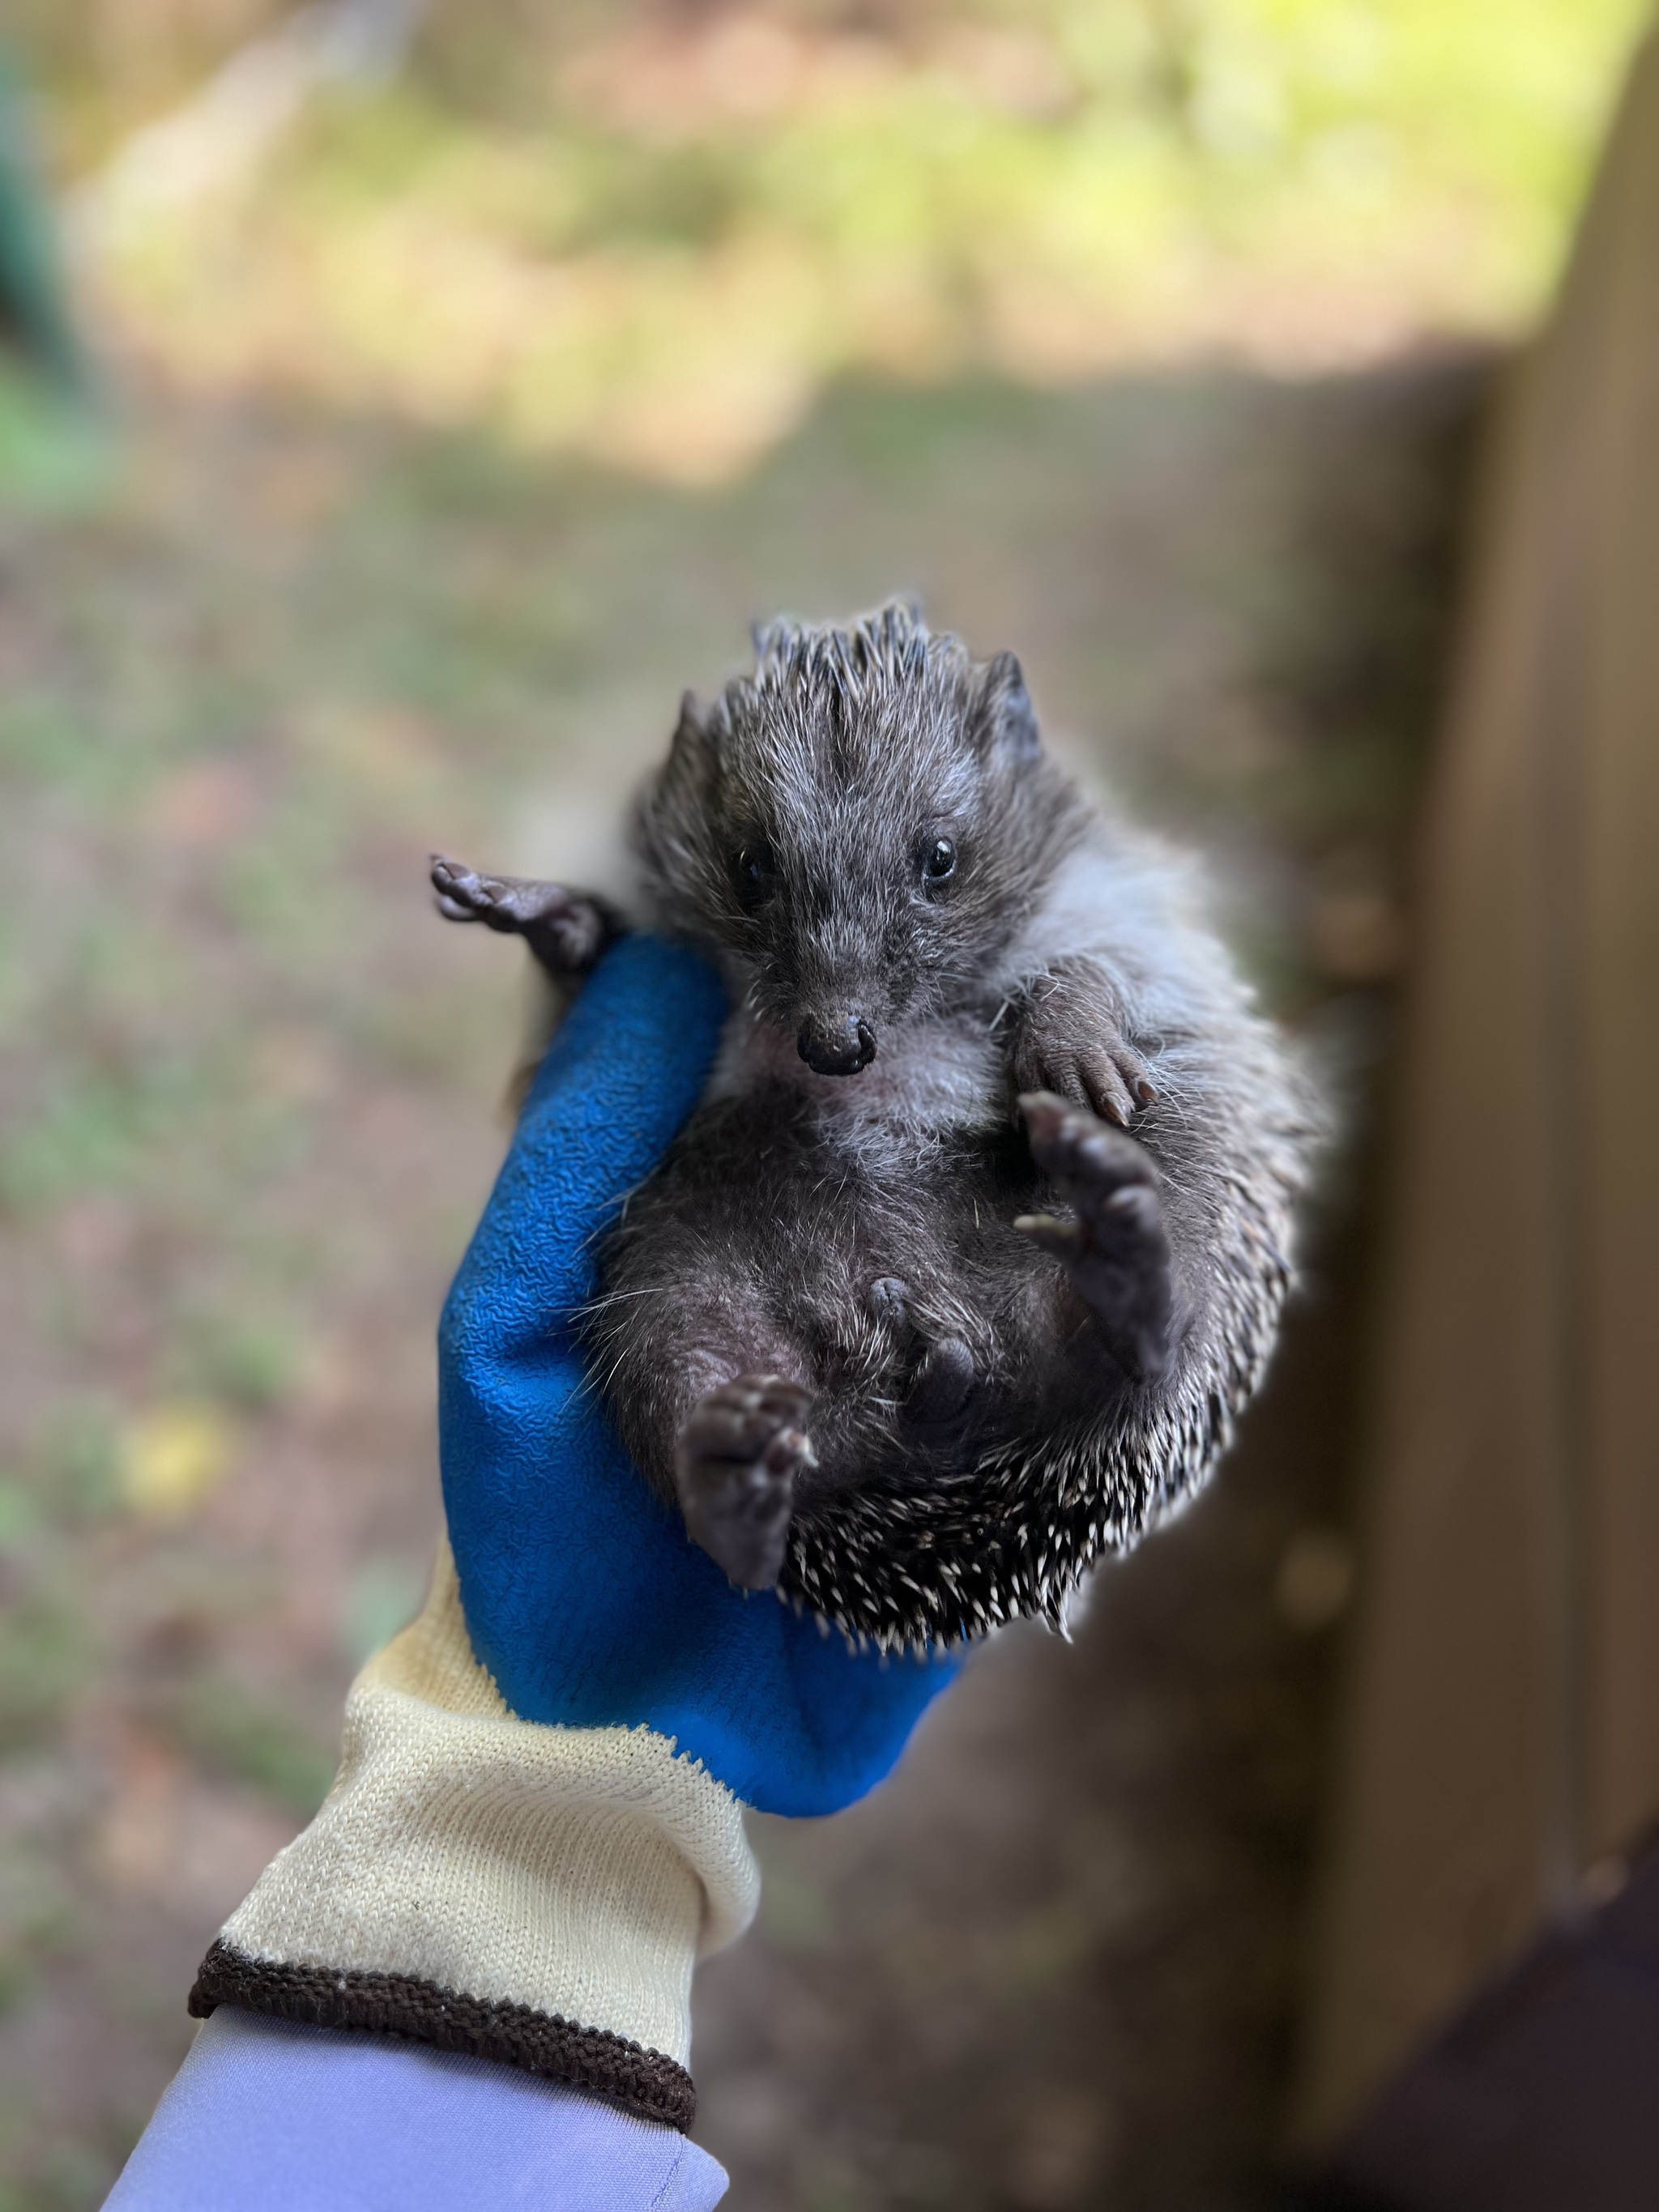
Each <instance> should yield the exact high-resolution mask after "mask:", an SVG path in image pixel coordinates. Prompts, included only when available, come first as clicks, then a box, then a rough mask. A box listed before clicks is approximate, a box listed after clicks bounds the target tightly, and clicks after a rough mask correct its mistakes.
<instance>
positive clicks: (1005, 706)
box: [973, 653, 1042, 760]
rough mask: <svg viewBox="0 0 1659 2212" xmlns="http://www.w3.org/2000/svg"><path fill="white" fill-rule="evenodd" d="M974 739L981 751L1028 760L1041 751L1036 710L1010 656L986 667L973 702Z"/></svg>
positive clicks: (1023, 677) (1009, 654) (1021, 673)
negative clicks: (977, 694) (977, 695)
mask: <svg viewBox="0 0 1659 2212" xmlns="http://www.w3.org/2000/svg"><path fill="white" fill-rule="evenodd" d="M973 730H974V736H975V740H976V742H977V743H978V744H979V746H980V749H981V751H983V752H986V753H992V752H1002V753H1006V755H1007V756H1008V757H1010V758H1011V759H1014V760H1029V759H1031V758H1033V757H1035V756H1036V754H1037V753H1039V752H1041V750H1042V734H1041V732H1039V731H1038V729H1037V718H1036V708H1034V707H1033V706H1032V704H1031V695H1030V692H1029V691H1028V690H1026V689H1025V675H1024V670H1023V669H1022V668H1021V667H1020V665H1019V663H1018V660H1016V659H1015V658H1014V656H1013V654H1012V653H998V655H997V657H996V659H994V660H992V661H988V662H987V664H986V669H985V673H984V675H983V677H982V678H981V679H980V687H979V697H978V699H977V700H976V701H975V708H974V715H973Z"/></svg>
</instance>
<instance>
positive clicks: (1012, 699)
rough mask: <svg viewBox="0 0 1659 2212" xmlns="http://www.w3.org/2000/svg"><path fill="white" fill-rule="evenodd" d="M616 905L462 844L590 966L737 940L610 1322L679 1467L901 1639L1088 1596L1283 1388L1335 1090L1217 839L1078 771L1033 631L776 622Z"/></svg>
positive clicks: (558, 971) (572, 974) (759, 1560)
mask: <svg viewBox="0 0 1659 2212" xmlns="http://www.w3.org/2000/svg"><path fill="white" fill-rule="evenodd" d="M632 849H633V853H634V855H635V863H636V871H637V881H636V883H635V888H634V890H633V892H632V894H631V895H630V896H629V899H628V901H627V902H626V903H625V905H624V906H622V907H618V906H617V905H613V904H611V903H610V902H607V901H605V900H603V899H600V898H599V897H597V896H592V895H591V894H588V893H585V892H581V891H578V890H572V889H570V888H568V887H567V886H564V885H561V884H551V883H545V882H538V881H530V880H526V879H522V878H508V877H501V876H491V875H483V874H479V873H477V872H475V871H473V870H471V869H469V868H466V867H464V866H460V865H459V864H458V863H456V862H454V861H452V860H447V859H444V858H441V857H435V860H434V863H433V884H434V886H435V890H436V894H437V898H438V903H439V906H440V908H441V912H442V913H443V914H444V915H447V916H448V917H449V918H450V919H451V920H453V921H475V922H483V923H484V924H486V925H488V926H489V927H491V928H493V929H495V930H499V931H504V932H508V933H516V934H518V935H520V936H521V937H523V938H524V939H525V940H526V943H527V945H528V946H529V948H530V950H531V951H532V953H533V954H534V956H535V957H536V959H537V960H538V962H539V963H541V966H542V967H543V969H544V970H545V971H546V973H547V975H548V976H549V977H550V979H551V981H552V982H553V983H554V984H555V986H556V988H557V990H558V991H559V992H560V993H562V994H564V995H565V999H566V1002H567V1003H568V995H569V994H571V993H572V992H573V991H574V990H575V989H577V988H579V987H580V982H581V979H582V978H583V976H584V975H586V973H587V972H588V971H589V970H590V969H591V968H592V965H593V964H594V963H595V961H596V960H597V959H598V958H599V956H600V955H601V953H602V952H603V951H605V947H606V945H608V944H609V943H610V942H611V940H612V939H614V938H615V937H616V936H617V934H618V933H620V932H621V931H623V930H624V929H625V928H628V927H638V926H643V927H649V928H651V929H653V930H655V931H657V932H659V933H662V934H664V935H665V936H667V937H669V938H671V939H678V940H679V941H681V942H683V943H684V944H687V945H690V946H692V947H695V948H696V950H697V951H699V952H701V953H702V955H704V956H705V957H707V958H708V960H709V961H710V962H712V963H714V967H715V968H716V969H718V971H719V973H720V975H721V977H722V978H723V980H724V982H725V985H726V991H727V994H728V1000H729V1009H730V1010H729V1013H728V1016H727V1018H726V1024H725V1027H724V1030H723V1032H722V1035H721V1038H720V1045H719V1049H718V1053H717V1055H716V1057H715V1059H714V1065H713V1068H712V1072H711V1073H710V1075H709V1077H708V1081H707V1085H706V1087H705V1089H704V1091H703V1093H702V1097H701V1100H700V1102H699V1103H698V1104H697V1106H696V1109H695V1110H694V1112H693V1113H692V1115H691V1117H690V1120H689V1121H688V1122H687V1123H686V1125H685V1127H684V1129H683V1130H682V1131H681V1133H680V1134H679V1136H678V1139H677V1140H676V1141H675V1143H674V1145H673V1146H672V1148H671V1150H670V1152H668V1154H667V1156H666V1157H665V1158H664V1159H663V1161H662V1162H661V1164H659V1166H658V1167H657V1169H656V1170H654V1172H653V1173H652V1174H651V1175H650V1176H648V1177H647V1179H646V1180H645V1182H643V1183H642V1184H641V1185H640V1186H639V1187H638V1188H636V1189H635V1190H634V1191H632V1192H631V1193H630V1194H629V1195H628V1198H627V1201H626V1204H625V1205H624V1206H623V1208H622V1210H621V1212H620V1214H619V1217H618V1218H617V1221H616V1223H615V1225H614V1226H613V1227H611V1229H610V1231H608V1233H607V1234H606V1236H605V1239H604V1241H603V1243H602V1245H601V1247H600V1249H599V1255H598V1256H599V1290H598V1293H597V1295H596V1296H595V1297H594V1298H593V1300H592V1304H591V1305H590V1306H589V1308H588V1309H586V1311H585V1314H584V1316H583V1322H584V1327H585V1328H586V1337H587V1344H588V1346H589V1350H590V1356H591V1360H592V1374H593V1376H594V1377H595V1379H596V1381H597V1382H598V1383H599V1386H600V1387H601V1388H602V1389H603V1390H604V1392H605V1396H606V1398H607V1400H608V1402H609V1405H610V1407H611V1412H612V1413H613V1414H614V1417H615V1419H616V1421H617V1424H618V1425H619V1427H620V1430H621V1433H622V1435H623V1438H624V1440H625V1442H626V1443H627V1444H628V1446H629V1449H630V1451H631V1452H632V1454H633V1456H634V1458H635V1462H636V1463H637V1464H638V1466H639V1468H641V1471H642V1473H643V1474H644V1476H645V1477H646V1479H647V1480H648V1481H649V1482H650V1483H651V1484H652V1485H653V1486H654V1487H655V1489H656V1490H657V1491H658V1492H659V1493H660V1494H661V1496H662V1497H663V1498H665V1500H666V1501H668V1502H669V1504H671V1505H672V1506H673V1507H674V1508H676V1509H677V1510H678V1511H679V1512H680V1513H681V1514H682V1515H683V1516H684V1523H685V1527H686V1529H687V1531H688V1532H689V1534H690V1537H691V1538H692V1539H693V1540H694V1541H696V1543H697V1544H699V1545H701V1546H702V1548H703V1550H704V1551H706V1552H707V1553H708V1554H709V1555H710V1556H711V1557H712V1558H713V1559H714V1561H715V1562H716V1563H717V1564H718V1565H719V1566H720V1568H721V1569H722V1570H723V1571H725V1573H726V1576H727V1577H729V1578H730V1580H731V1581H732V1583H735V1584H737V1585H738V1586H739V1587H740V1588H742V1589H745V1590H763V1589H776V1591H777V1592H778V1593H779V1595H781V1596H782V1597H784V1598H786V1599H787V1600H789V1601H793V1603H794V1604H795V1605H796V1606H797V1607H802V1608H810V1609H811V1611H812V1612H813V1613H816V1614H817V1615H818V1616H819V1618H820V1620H823V1622H826V1623H833V1624H835V1625H836V1626H839V1627H840V1628H841V1629H842V1631H843V1632H845V1633H846V1634H847V1635H848V1637H849V1638H852V1639H854V1640H855V1641H867V1642H869V1643H873V1644H875V1645H877V1646H878V1647H879V1648H881V1649H882V1650H926V1649H928V1648H937V1647H939V1646H941V1645H946V1644H953V1643H956V1642H959V1641H962V1640H964V1639H968V1638H975V1637H978V1636H980V1635H982V1634H983V1633H984V1632H987V1630H989V1629H991V1628H993V1627H994V1626H997V1625H998V1624H1000V1623H1002V1622H1004V1621H1006V1620H1011V1619H1012V1618H1015V1617H1018V1616H1027V1617H1036V1618H1039V1619H1042V1620H1047V1621H1048V1622H1049V1623H1050V1624H1051V1625H1053V1626H1058V1627H1063V1626H1064V1623H1065V1620H1066V1610H1067V1607H1068V1603H1069V1601H1070V1600H1071V1599H1072V1597H1073V1594H1074V1593H1075V1592H1076V1591H1077V1589H1079V1585H1080V1583H1082V1581H1083V1579H1084V1577H1085V1576H1086V1575H1087V1573H1088V1571H1089V1570H1090V1569H1091V1566H1092V1565H1094V1564H1095V1563H1096V1562H1097V1561H1098V1560H1099V1559H1101V1558H1102V1557H1103V1556H1104V1555H1109V1554H1114V1553H1124V1552H1127V1551H1128V1550H1129V1549H1130V1548H1131V1547H1133V1546H1134V1545H1135V1544H1136V1543H1137V1542H1138V1541H1139V1539H1140V1538H1141V1537H1142V1536H1143V1535H1144V1534H1146V1532H1147V1531H1149V1530H1150V1529H1151V1528H1153V1527H1154V1526H1156V1525H1157V1524H1158V1522H1161V1521H1163V1520H1164V1519H1166V1518H1167V1517H1168V1516H1170V1514H1171V1513H1172V1512H1173V1511H1174V1510H1176V1509H1177V1508H1178V1507H1179V1506H1181V1505H1182V1504H1183V1503H1184V1502H1185V1501H1186V1500H1187V1499H1188V1498H1191V1497H1192V1496H1193V1494H1194V1492H1196V1491H1197V1490H1198V1488H1199V1487H1200V1486H1201V1485H1202V1484H1203V1483H1204V1482H1205V1481H1206V1479H1207V1477H1208V1476H1209V1474H1210V1473H1211V1472H1212V1469H1213V1468H1214V1467H1215V1465H1216V1462H1217V1461H1218V1458H1219V1456H1220V1455H1221V1454H1222V1453H1223V1452H1224V1451H1225V1449H1226V1447H1227V1445H1228V1443H1229V1441H1230V1439H1231V1435H1232V1432H1233V1428H1234V1424H1235V1422H1236V1420H1237V1416H1238V1415H1239V1413H1240V1412H1241V1411H1242V1409H1243V1407H1244V1404H1245V1402H1246V1401H1247V1400H1248V1399H1249V1397H1250V1395H1251V1394H1252V1393H1253V1391H1254V1390H1255V1388H1256V1386H1257V1384H1258V1383H1260V1381H1261V1376H1262V1374H1263V1372H1264V1370H1265V1368H1266V1365H1267V1360H1268V1357H1269V1353H1270V1352H1271V1350H1272V1347H1273V1340H1274V1337H1275V1334H1276V1332H1277V1329H1278V1326H1279V1317H1280V1313H1281V1309H1282V1307H1283V1304H1284V1302H1285V1295H1286V1291H1287V1289H1288V1287H1289V1285H1290V1283H1291V1270H1292V1258H1293V1254H1292V1232H1293V1227H1294V1215H1295V1211H1296V1206H1297V1200H1298V1196H1299V1194H1300V1193H1301V1191H1302V1190H1303V1188H1304V1185H1305V1182H1306V1181H1307V1176H1308V1172H1309V1165H1310V1157H1311V1151H1312V1146H1313V1144H1314V1141H1315V1139H1316V1133H1317V1123H1318V1115H1317V1112H1316V1107H1315V1104H1314V1103H1313V1100H1312V1097H1311V1093H1310V1088H1309V1085H1308V1082H1307V1079H1306V1077H1305V1074H1304V1073H1303V1071H1302V1070H1301V1069H1300V1067H1299V1066H1298V1064H1297V1060H1296V1059H1295V1056H1294V1055H1293V1054H1292V1053H1291V1049H1290V1048H1289V1047H1288V1045H1287V1043H1286V1042H1285V1040H1284V1038H1283V1037H1282V1036H1280V1034H1279V1032H1278V1031H1277V1030H1275V1028H1274V1027H1273V1024H1271V1023H1269V1022H1268V1021H1267V1019H1266V1018H1264V1017H1263V1016H1262V1015H1261V1013H1260V1012H1258V1011H1257V1009H1256V1006H1255V1001H1254V998H1253V995H1252V994H1251V992H1250V991H1249V988H1248V987H1247V986H1246V985H1245V983H1244V982H1243V980H1242V979H1241V976H1240V975H1239V974H1238V972H1237V969H1236V967H1235V966H1234V964H1233V963H1232V961H1231V958H1230V957H1229V955H1228V953H1227V952H1226V951H1225V949H1224V947H1223V945H1222V944H1221V942H1220V941H1219V939H1218V937H1217V935H1216V934H1215V933H1214V932H1213V930H1212V927H1210V926H1209V925H1208V923H1207V922H1206V919H1205V913H1204V904H1203V900H1202V896H1201V885H1200V878H1199V877H1198V874H1197V872H1196V871H1195V869H1194V866H1193V864H1192V863H1191V861H1190V860H1188V859H1186V858H1184V857H1182V856H1181V855H1179V854H1175V853H1173V852H1171V851H1170V849H1168V848H1165V847H1164V845H1162V844H1161V843H1159V842H1156V841H1154V840H1152V839H1151V838H1149V837H1148V836H1146V835H1144V834H1142V833H1140V832H1138V831H1136V830H1135V829H1132V828H1131V827H1130V826H1129V824H1127V823H1126V822H1125V821H1123V820H1121V819H1120V818H1119V817H1118V816H1117V815H1116V813H1115V811H1113V810H1111V809H1109V808H1107V807H1105V806H1104V805H1100V804H1097V803H1096V802H1095V801H1093V800H1091V799H1090V798H1088V797H1085V794H1084V793H1083V791H1082V790H1081V789H1080V788H1079V786H1078V785H1077V783H1076V782H1075V781H1073V779H1072V777H1071V776H1070V775H1068V774H1066V771H1065V770H1064V769H1062V768H1061V767H1060V765H1059V763H1057V762H1056V761H1055V759H1054V757H1053V756H1052V755H1051V754H1050V753H1049V752H1048V750H1046V748H1045V746H1044V744H1043V742H1042V736H1041V734H1040V732H1039V728H1038V724H1037V719H1036V714H1035V712H1034V710H1033V708H1032V703H1031V700H1030V694H1029V692H1028V690H1027V687H1026V684H1025V681H1024V677H1023V675H1022V672H1021V669H1020V665H1019V663H1018V660H1017V659H1015V658H1014V656H1013V655H1012V653H999V654H998V655H997V656H996V657H995V658H994V659H991V660H988V661H986V662H975V660H973V659H971V658H970V656H969V653H968V651H967V649H966V648H965V647H963V644H962V643H961V642H960V641H958V640H957V638H955V637H953V636H951V635H944V634H936V633H932V632H930V631H929V629H928V628H927V624H926V623H925V622H924V620H923V619H922V617H921V613H920V611H918V610H916V609H915V607H913V606H911V605H908V603H893V604H890V605H886V606H884V607H882V608H881V609H879V610H878V611H876V612H874V613H872V614H870V615H866V616H864V617H860V618H858V619H856V620H854V621H850V622H847V623H805V622H799V621H795V620H792V619H780V620H778V621H776V622H774V623H770V624H769V625H766V626H764V627H763V628H760V629H757V631H756V633H755V665H754V669H753V672H752V673H751V674H749V675H745V676H741V677H738V678H735V679H734V680H733V681H732V682H731V683H729V684H727V685H726V688H725V690H723V691H722V692H721V693H720V696H719V697H718V698H717V699H716V700H715V701H714V702H713V704H712V705H708V706H705V705H702V704H700V703H699V702H698V701H697V700H696V697H694V696H692V695H690V694H689V693H688V694H687V696H686V697H685V698H684V702H682V706H681V710H680V716H679V722H678V727H677V729H676V731H675V732H674V736H673V739H672V743H671V747H670V749H669V752H668V756H667V758H666V760H665V763H664V764H663V765H662V767H661V768H660V769H659V771H657V772H656V774H655V775H653V777H652V778H651V779H650V780H649V781H648V783H647V786H646V787H645V788H644V790H643V791H642V793H641V796H640V798H639V799H638V801H637V804H636V806H635V814H634V819H633V836H632Z"/></svg>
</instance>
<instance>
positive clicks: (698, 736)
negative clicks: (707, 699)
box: [669, 691, 714, 767]
mask: <svg viewBox="0 0 1659 2212" xmlns="http://www.w3.org/2000/svg"><path fill="white" fill-rule="evenodd" d="M713 750H714V732H713V731H712V730H711V729H710V727H709V724H708V716H707V715H706V714H705V713H704V710H703V706H702V701H701V700H700V699H699V698H698V697H697V695H696V692H695V691H683V692H682V693H681V694H680V719H679V720H678V722H677V723H676V724H675V725H674V738H673V743H672V744H671V745H670V747H669V758H670V759H671V760H676V761H678V762H680V763H683V764H684V765H685V766H686V767H690V765H691V763H693V762H695V761H702V760H706V759H707V758H708V755H709V754H710V753H711V752H712V751H713Z"/></svg>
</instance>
